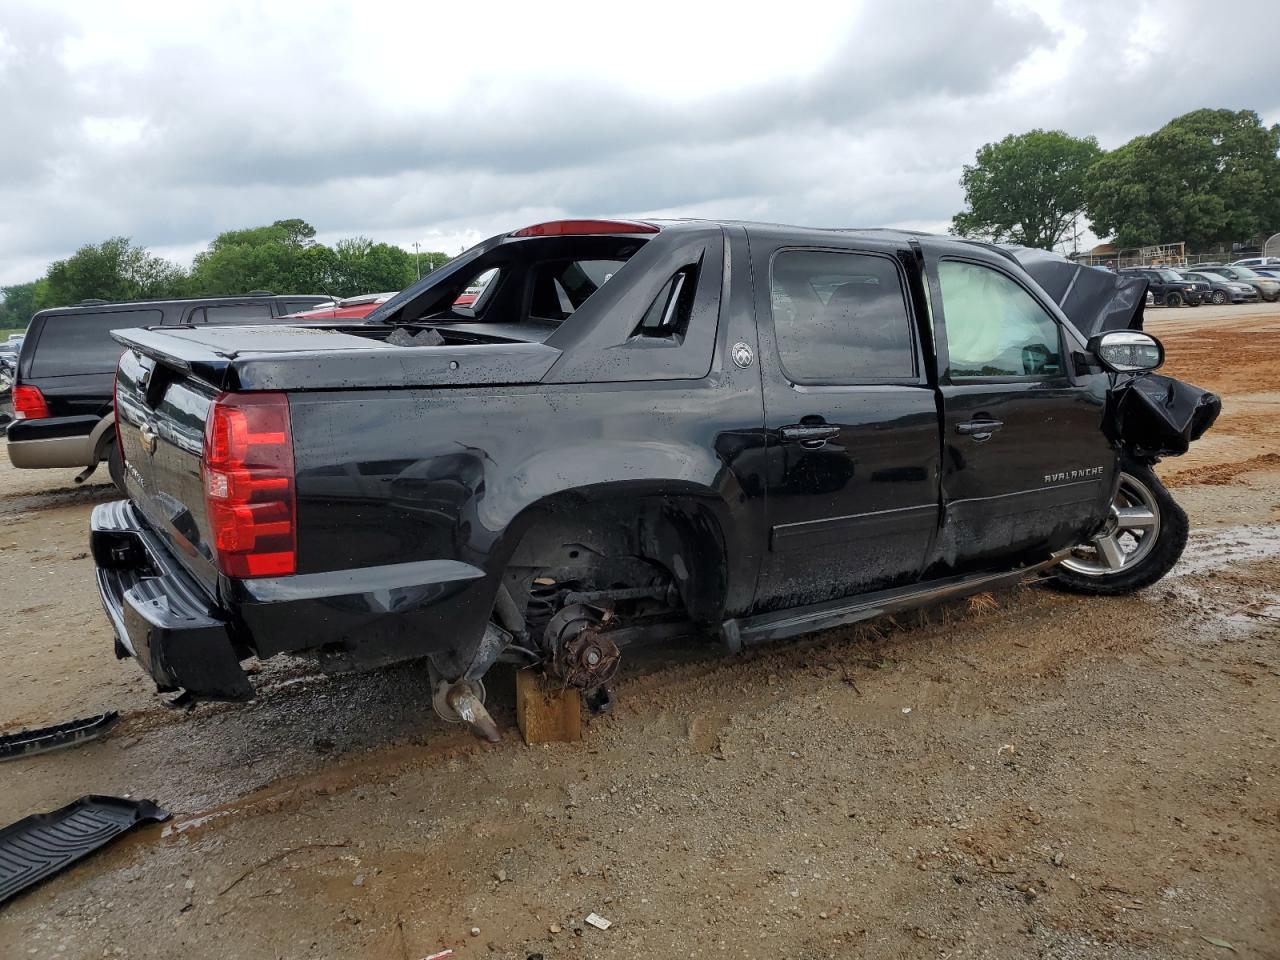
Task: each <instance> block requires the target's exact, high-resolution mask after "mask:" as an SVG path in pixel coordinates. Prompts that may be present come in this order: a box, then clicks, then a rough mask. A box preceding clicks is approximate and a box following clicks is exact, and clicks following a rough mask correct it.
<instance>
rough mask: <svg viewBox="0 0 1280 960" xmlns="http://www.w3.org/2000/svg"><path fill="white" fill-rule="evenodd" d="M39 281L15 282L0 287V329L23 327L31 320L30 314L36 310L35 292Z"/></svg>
mask: <svg viewBox="0 0 1280 960" xmlns="http://www.w3.org/2000/svg"><path fill="white" fill-rule="evenodd" d="M39 285H40V281H38V280H32V281H31V282H30V283H15V284H11V285H10V286H7V287H0V294H3V295H4V301H3V302H2V303H0V329H4V330H12V329H15V328H19V329H25V328H26V326H27V324H28V323H30V322H31V315H32V314H33V313H35V312H36V293H37V287H39Z"/></svg>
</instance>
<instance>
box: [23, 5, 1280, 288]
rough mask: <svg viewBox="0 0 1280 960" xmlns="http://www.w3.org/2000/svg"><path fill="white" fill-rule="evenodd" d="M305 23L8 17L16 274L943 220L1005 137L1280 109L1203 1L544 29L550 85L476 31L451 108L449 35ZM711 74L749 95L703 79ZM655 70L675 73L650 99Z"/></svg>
mask: <svg viewBox="0 0 1280 960" xmlns="http://www.w3.org/2000/svg"><path fill="white" fill-rule="evenodd" d="M1171 7H1172V8H1173V9H1170V8H1171ZM257 9H258V8H251V10H257ZM303 9H305V11H306V15H305V16H297V17H294V18H292V19H289V20H288V24H289V30H288V33H287V34H282V33H281V32H279V29H278V28H279V22H280V21H272V22H270V23H261V22H258V19H257V16H256V15H254V14H252V13H251V12H246V11H244V10H239V9H233V11H232V12H231V13H227V14H226V15H223V16H219V17H215V18H214V19H213V20H212V21H209V22H207V23H202V24H201V27H200V29H198V30H195V29H193V31H192V32H191V35H190V36H184V35H183V32H182V31H181V30H177V31H175V30H173V29H168V30H163V31H157V35H156V36H154V37H152V36H149V34H148V32H147V30H145V29H140V30H139V31H137V32H136V33H131V34H130V35H129V41H128V42H129V44H131V45H130V46H128V47H127V48H125V49H120V48H118V47H117V46H115V45H114V44H115V43H116V42H117V41H116V40H115V39H114V38H106V39H104V38H103V37H101V36H98V35H97V34H96V33H95V31H94V29H92V28H90V27H88V26H86V24H85V23H83V22H82V21H81V20H80V19H78V18H77V15H76V14H77V8H74V7H72V8H68V10H67V11H66V12H59V11H57V10H52V11H51V10H49V9H48V8H46V7H44V6H36V5H31V6H26V5H19V6H16V7H14V6H12V5H10V6H8V7H7V8H6V11H7V12H6V17H5V19H4V21H3V22H0V130H3V131H4V138H5V140H6V141H7V142H8V143H9V144H11V145H12V144H18V145H21V146H20V148H19V149H5V150H0V211H3V213H0V282H14V281H17V280H21V279H26V278H28V277H30V276H32V275H35V274H36V273H38V272H39V271H40V269H42V266H43V263H44V262H46V261H47V260H49V259H52V258H54V257H59V256H65V255H66V254H67V253H69V252H71V251H72V250H74V249H75V248H76V247H77V246H79V245H80V244H82V243H86V242H94V241H97V240H100V239H103V238H105V237H107V236H111V235H115V234H125V235H130V236H133V237H134V238H135V239H136V240H138V241H139V242H142V243H145V244H147V245H150V246H153V247H155V248H158V249H165V250H172V251H174V252H175V253H189V251H190V250H193V249H197V248H198V247H199V246H200V245H202V244H203V243H205V242H207V240H208V239H209V238H211V237H212V236H213V235H214V234H215V233H217V232H218V231H220V230H223V229H229V228H233V227H239V226H246V225H250V224H255V223H265V222H269V221H270V220H272V219H276V218H279V217H285V216H301V217H304V218H306V219H308V220H310V221H311V222H312V223H314V224H315V225H316V226H317V228H319V229H320V230H321V231H322V235H328V236H339V235H349V234H353V233H363V234H366V235H370V236H375V237H378V238H380V239H389V240H392V241H396V242H401V243H408V242H410V241H412V240H414V239H428V238H436V239H438V240H439V242H440V244H441V245H443V244H447V243H459V242H463V241H464V240H471V239H475V238H476V237H478V236H483V235H486V234H487V233H489V232H496V231H497V230H500V229H507V228H510V227H512V226H515V225H519V224H520V223H522V222H528V221H530V220H532V219H538V218H545V217H550V216H557V215H561V214H564V213H578V214H581V213H601V214H623V213H632V214H636V213H644V212H653V213H657V212H661V213H665V214H672V215H686V214H697V215H708V216H733V217H743V218H758V219H769V220H781V221H792V222H800V223H813V224H822V225H850V224H861V225H877V224H892V223H911V224H924V225H941V224H943V223H945V221H946V220H947V219H948V218H949V217H950V215H951V213H953V212H954V211H955V209H956V208H957V207H958V205H959V202H960V190H959V187H958V184H957V180H958V177H959V168H960V166H961V164H963V163H964V162H966V161H968V160H970V159H971V158H972V155H973V151H974V150H975V149H976V148H977V147H978V146H980V145H981V144H982V143H984V142H986V141H989V140H992V139H997V138H999V137H1001V136H1003V135H1004V134H1006V133H1008V132H1012V131H1017V130H1023V129H1027V128H1029V127H1032V126H1046V127H1064V128H1065V129H1068V130H1070V131H1071V132H1073V133H1077V134H1083V133H1097V134H1098V135H1099V136H1100V137H1101V138H1102V139H1103V140H1104V143H1110V144H1111V145H1114V143H1116V142H1120V141H1122V140H1123V139H1126V138H1128V137H1129V136H1132V135H1134V134H1135V133H1138V132H1143V131H1145V130H1149V129H1153V128H1154V127H1155V126H1158V125H1159V124H1160V123H1163V122H1164V121H1165V120H1167V119H1169V118H1170V117H1172V116H1174V115H1176V114H1178V113H1182V112H1185V111H1186V110H1190V109H1194V108H1195V107H1198V106H1230V107H1237V108H1239V107H1253V108H1255V109H1259V110H1260V111H1262V112H1263V113H1264V114H1265V115H1267V116H1268V117H1269V118H1270V119H1271V120H1272V121H1274V120H1276V119H1278V118H1280V116H1278V115H1280V88H1276V85H1274V84H1268V83H1266V82H1265V78H1266V76H1267V73H1268V71H1269V68H1270V64H1271V63H1272V59H1273V56H1272V52H1271V50H1272V49H1273V48H1274V44H1272V43H1270V41H1268V40H1267V39H1265V31H1258V30H1247V29H1241V28H1239V27H1237V26H1236V25H1235V24H1234V23H1223V22H1222V20H1223V19H1224V18H1219V17H1214V18H1204V17H1201V16H1197V15H1196V14H1195V13H1194V8H1193V7H1192V6H1191V5H1190V4H1188V5H1187V7H1186V8H1185V9H1183V8H1181V7H1179V6H1178V5H1177V4H1168V3H1165V4H1161V5H1160V6H1158V7H1157V6H1154V5H1152V6H1149V7H1144V8H1135V7H1131V6H1130V5H1110V4H1107V3H1103V2H1091V3H1085V4H1080V3H1077V4H1073V5H1071V7H1070V8H1069V11H1068V12H1069V15H1070V17H1071V18H1074V19H1067V18H1066V16H1065V15H1064V14H1063V13H1060V12H1057V11H1055V10H1049V11H1047V12H1045V11H1042V10H1041V9H1040V8H1039V6H1036V7H1032V6H1017V5H1011V4H1010V3H1006V2H997V0H991V2H987V3H978V2H973V3H964V4H955V3H947V2H933V3H914V4H899V5H892V6H891V5H887V4H876V3H869V4H866V5H865V6H864V7H863V8H862V9H861V10H860V12H858V13H857V14H856V15H854V16H853V17H851V18H850V17H843V18H841V17H835V16H834V15H833V17H832V18H831V19H832V20H833V22H838V30H839V35H838V36H832V37H827V36H826V33H827V31H826V29H825V25H824V23H823V21H822V18H821V17H817V16H814V14H813V11H808V12H807V13H806V14H805V15H807V16H809V17H810V19H811V20H812V21H813V22H812V30H813V37H814V44H813V45H814V48H815V49H816V50H819V51H822V52H821V56H820V58H819V59H817V60H816V62H813V63H804V62H803V60H804V58H803V56H801V57H799V58H797V56H796V55H795V54H796V53H797V52H799V53H801V54H803V51H796V50H787V51H785V52H786V53H787V54H788V56H786V57H783V56H782V55H781V54H782V53H783V52H784V51H780V52H779V57H778V61H777V62H773V61H772V60H771V59H770V58H769V57H767V56H766V57H764V58H763V59H761V58H760V57H759V56H758V55H756V56H755V57H739V56H738V55H737V53H736V51H734V50H732V49H727V48H725V47H723V46H717V45H715V44H704V43H699V42H696V38H685V39H686V40H688V41H689V42H681V38H680V37H679V31H678V30H676V31H674V33H673V42H672V44H671V45H670V46H669V47H667V48H665V49H661V50H658V51H655V52H654V53H653V54H652V55H648V54H646V56H645V58H644V60H643V61H642V62H640V63H634V62H628V60H627V59H626V57H625V56H622V55H618V56H616V57H615V56H611V55H610V53H609V50H610V45H609V43H608V42H607V41H608V36H607V34H606V32H605V31H602V38H601V41H600V51H598V52H596V53H595V55H596V56H597V57H598V63H597V64H594V65H593V67H592V69H589V70H587V71H586V75H584V72H583V69H582V68H578V69H573V70H568V69H563V70H562V69H558V68H557V57H558V56H560V57H564V58H565V60H566V62H576V61H575V59H574V58H575V54H578V55H581V54H583V51H581V50H579V49H578V48H576V47H575V48H572V49H561V48H560V47H558V46H557V41H558V36H557V32H556V29H555V27H556V21H555V18H548V20H547V33H546V35H545V36H542V35H538V36H529V37H528V38H527V41H528V49H529V51H530V52H531V55H532V56H534V59H535V61H536V62H537V63H539V64H542V65H543V66H542V67H540V68H539V69H522V70H517V71H507V72H502V71H494V70H491V69H488V68H487V66H486V63H485V57H486V36H485V31H479V33H478V35H477V36H476V37H474V38H469V41H468V42H471V43H472V44H473V45H474V52H475V58H474V60H475V63H474V65H473V66H472V67H467V68H465V69H461V70H458V71H456V72H457V75H456V76H454V75H452V74H451V75H450V77H449V78H448V79H450V80H451V81H452V82H453V86H454V87H455V88H457V89H456V90H455V92H454V93H453V94H452V95H443V94H442V95H440V96H435V95H433V90H434V89H436V88H437V87H438V86H439V81H438V78H434V77H433V75H432V71H431V69H430V66H431V63H432V41H433V39H434V38H431V37H429V36H428V37H421V36H416V35H409V36H404V37H400V36H397V35H396V34H395V31H394V30H392V29H388V31H387V35H386V38H385V42H382V43H380V44H379V45H378V46H377V47H376V48H370V47H368V46H367V45H365V46H360V45H357V46H356V47H355V49H348V48H346V47H345V46H344V45H343V43H342V38H344V37H346V36H348V35H350V34H354V33H355V32H356V30H357V27H358V26H359V23H358V22H357V21H356V19H355V18H356V17H358V16H371V15H373V14H371V13H368V12H366V11H365V9H364V8H360V10H361V12H359V13H357V12H355V11H354V10H353V9H348V8H340V7H336V6H335V7H326V6H324V5H322V4H314V5H312V4H309V5H307V6H306V7H305V8H303ZM772 9H773V11H774V14H775V15H776V14H777V8H776V7H775V8H772ZM833 9H835V8H833ZM1259 13H1261V8H1260V9H1259ZM797 15H799V14H797ZM490 19H495V18H490ZM1206 19H1210V20H1212V21H1213V22H1204V21H1205V20H1206ZM1226 19H1234V18H1226ZM1240 19H1241V21H1248V20H1249V19H1250V18H1249V16H1248V14H1247V12H1242V14H1241V17H1240ZM760 20H761V27H760V29H761V30H768V29H769V24H768V22H767V18H763V17H762V18H760ZM677 22H678V21H677ZM1153 24H1154V28H1153V26H1152V25H1153ZM608 26H610V27H611V28H612V29H613V30H615V31H616V30H617V29H619V27H620V25H619V23H617V22H615V23H612V24H610V25H608ZM621 26H622V27H623V28H625V23H624V24H622V25H621ZM498 29H501V27H500V26H499V25H494V24H489V25H488V26H487V27H486V30H498ZM463 39H467V38H463ZM828 40H830V41H831V42H827V41H828ZM819 41H821V42H819ZM439 42H441V43H457V42H461V41H460V40H459V38H457V37H454V36H446V37H441V38H439ZM755 49H758V48H755ZM1227 49H1229V50H1230V51H1231V52H1230V63H1231V69H1224V68H1223V60H1222V52H1223V51H1224V50H1227ZM303 52H305V53H303ZM397 58H399V59H401V60H403V58H416V60H415V61H414V62H420V63H421V64H422V66H423V70H422V74H421V76H422V80H421V89H420V90H418V88H417V86H416V84H415V86H414V88H413V90H412V91H411V92H412V93H413V94H414V96H409V97H406V96H405V95H404V94H405V92H406V91H405V90H403V89H396V90H390V89H379V87H378V83H377V82H376V77H378V76H381V75H382V74H381V73H380V72H379V71H382V70H385V69H387V68H388V65H389V64H390V65H394V64H395V63H396V62H397ZM694 58H697V63H696V64H695V63H694V62H693V61H694ZM708 61H709V62H708ZM455 66H456V61H455ZM693 66H699V67H710V68H712V69H713V70H714V71H715V72H716V75H717V76H721V77H724V78H726V82H721V83H719V84H717V85H715V87H714V89H711V90H703V89H701V88H700V87H699V86H698V85H697V84H696V83H692V82H691V83H690V85H689V88H688V89H683V88H682V87H681V86H680V84H679V82H678V81H679V77H680V76H681V74H682V72H684V71H690V70H691V67H693ZM659 74H661V76H659ZM646 75H649V76H653V77H654V78H655V80H657V79H661V80H664V81H671V80H674V81H675V82H674V83H672V82H667V83H665V84H663V85H658V84H655V86H660V87H661V88H660V89H658V90H654V91H650V90H648V89H646V85H645V84H644V83H643V82H642V81H643V78H644V77H645V76H646ZM699 75H702V76H705V75H706V74H705V72H704V73H700V74H699ZM396 76H402V74H396ZM371 77H372V78H375V79H371ZM638 81H640V82H638ZM673 86H674V93H673V92H672V88H673ZM458 91H460V92H458Z"/></svg>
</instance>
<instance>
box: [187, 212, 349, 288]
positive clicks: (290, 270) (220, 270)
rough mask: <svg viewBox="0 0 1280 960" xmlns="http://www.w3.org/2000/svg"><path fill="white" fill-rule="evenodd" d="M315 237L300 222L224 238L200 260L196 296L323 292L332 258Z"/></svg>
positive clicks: (194, 265) (195, 276) (196, 270)
mask: <svg viewBox="0 0 1280 960" xmlns="http://www.w3.org/2000/svg"><path fill="white" fill-rule="evenodd" d="M315 235H316V231H315V227H313V226H311V224H309V223H307V222H306V221H305V220H297V219H294V220H277V221H276V222H275V223H272V224H270V225H269V226H265V227H250V228H248V229H245V230H228V231H226V232H225V233H220V234H218V236H217V237H215V238H214V239H213V242H212V243H210V244H209V249H208V250H205V251H204V252H202V253H198V254H196V257H195V260H194V261H193V263H192V265H191V285H190V286H191V290H192V292H193V293H194V294H196V295H198V296H219V295H235V294H242V293H248V292H249V291H251V290H270V291H272V292H273V293H315V292H317V291H319V292H324V291H323V284H324V281H325V279H326V274H327V271H328V268H329V258H328V257H327V256H326V255H325V254H324V253H323V252H322V251H324V250H327V248H325V247H323V246H322V245H320V244H317V243H316V242H315V240H314V237H315Z"/></svg>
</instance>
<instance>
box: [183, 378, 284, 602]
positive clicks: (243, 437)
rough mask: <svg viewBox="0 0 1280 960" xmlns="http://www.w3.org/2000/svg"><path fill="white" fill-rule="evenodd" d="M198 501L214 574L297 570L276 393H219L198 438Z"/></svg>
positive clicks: (271, 574) (281, 412)
mask: <svg viewBox="0 0 1280 960" xmlns="http://www.w3.org/2000/svg"><path fill="white" fill-rule="evenodd" d="M201 472H202V474H203V477H204V497H205V504H206V506H207V508H208V515H209V532H210V542H211V544H212V546H213V553H214V556H215V558H216V559H217V563H218V569H219V570H221V571H222V572H223V573H225V574H226V575H227V576H229V577H241V578H244V577H279V576H285V575H287V574H291V573H293V572H295V570H296V569H297V565H298V548H297V516H298V505H297V499H296V497H295V495H294V485H293V434H292V431H291V430H290V427H289V401H288V400H287V399H286V397H285V395H284V394H283V393H224V394H222V395H221V396H219V397H218V398H217V399H216V400H214V402H213V405H212V406H210V408H209V418H208V420H207V421H206V423H205V431H204V463H203V466H202V468H201Z"/></svg>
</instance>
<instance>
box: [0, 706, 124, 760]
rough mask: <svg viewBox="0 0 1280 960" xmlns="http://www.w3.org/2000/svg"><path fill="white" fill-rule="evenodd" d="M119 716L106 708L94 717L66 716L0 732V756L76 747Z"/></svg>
mask: <svg viewBox="0 0 1280 960" xmlns="http://www.w3.org/2000/svg"><path fill="white" fill-rule="evenodd" d="M119 719H120V714H118V713H116V712H115V711H114V710H108V711H107V712H106V713H100V714H98V715H97V716H94V717H82V718H80V719H79V720H68V721H67V722H66V723H59V724H55V725H54V726H52V727H39V728H37V729H35V730H19V731H18V732H17V733H6V734H4V735H3V736H0V760H12V759H14V758H15V757H30V756H32V755H33V754H37V753H45V752H47V751H49V750H60V749H62V748H63V747H75V746H79V745H80V744H82V743H88V742H89V741H90V740H96V739H97V738H98V737H100V736H102V735H103V734H104V733H106V732H107V731H108V730H110V729H111V728H112V727H113V726H115V723H116V721H117V720H119Z"/></svg>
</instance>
